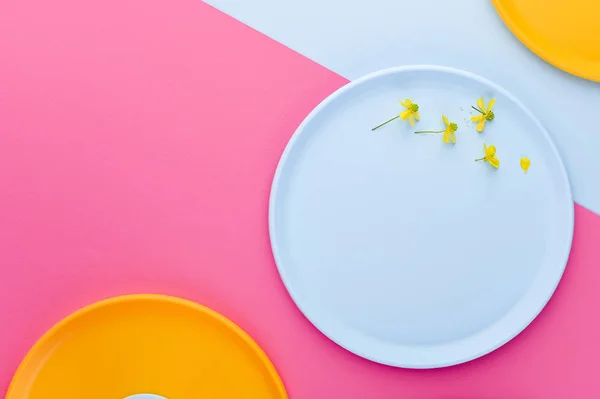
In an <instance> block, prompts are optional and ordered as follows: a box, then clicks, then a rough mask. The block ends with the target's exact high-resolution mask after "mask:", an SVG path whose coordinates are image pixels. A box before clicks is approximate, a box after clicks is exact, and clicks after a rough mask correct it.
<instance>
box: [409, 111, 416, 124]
mask: <svg viewBox="0 0 600 399" xmlns="http://www.w3.org/2000/svg"><path fill="white" fill-rule="evenodd" d="M408 120H409V121H410V125H411V126H414V125H415V116H414V115H413V114H412V113H410V114H409V115H408Z"/></svg>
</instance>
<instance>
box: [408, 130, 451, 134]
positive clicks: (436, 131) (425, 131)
mask: <svg viewBox="0 0 600 399" xmlns="http://www.w3.org/2000/svg"><path fill="white" fill-rule="evenodd" d="M444 132H445V130H419V131H418V132H415V134H421V133H444Z"/></svg>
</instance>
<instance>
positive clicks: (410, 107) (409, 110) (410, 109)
mask: <svg viewBox="0 0 600 399" xmlns="http://www.w3.org/2000/svg"><path fill="white" fill-rule="evenodd" d="M399 102H400V104H402V106H403V107H404V108H406V111H402V112H400V118H402V119H403V120H406V119H408V120H409V122H410V125H411V126H414V125H415V119H416V120H420V119H421V116H420V115H419V106H418V105H417V104H415V103H413V102H412V101H411V100H409V99H408V98H407V99H406V100H404V102H402V101H399Z"/></svg>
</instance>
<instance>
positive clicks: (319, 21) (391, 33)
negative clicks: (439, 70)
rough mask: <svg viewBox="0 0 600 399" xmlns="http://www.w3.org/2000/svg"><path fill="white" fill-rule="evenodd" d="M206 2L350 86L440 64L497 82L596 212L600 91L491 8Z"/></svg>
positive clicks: (435, 1)
mask: <svg viewBox="0 0 600 399" xmlns="http://www.w3.org/2000/svg"><path fill="white" fill-rule="evenodd" d="M207 3H209V4H212V5H213V6H215V7H217V8H219V9H221V10H222V11H224V12H226V13H228V14H229V15H231V16H233V17H235V18H237V19H239V20H240V21H242V22H244V23H247V24H248V25H250V26H252V27H253V28H255V29H257V30H259V31H260V32H263V33H265V34H266V35H268V36H270V37H271V38H273V39H275V40H277V41H279V42H281V43H283V44H284V45H286V46H289V47H290V48H292V49H294V50H296V51H298V52H299V53H301V54H303V55H305V56H307V57H308V58H310V59H312V60H314V61H316V62H318V63H320V64H322V65H323V66H325V67H327V68H329V69H331V70H333V71H334V72H337V73H339V74H340V75H342V76H344V77H346V78H348V79H351V80H352V79H356V78H358V77H360V76H362V75H365V74H367V73H370V72H373V71H376V70H379V69H383V68H388V67H392V66H399V65H410V64H438V65H446V66H451V67H456V68H460V69H464V70H467V71H470V72H473V73H476V74H478V75H481V76H483V77H485V78H488V79H490V80H492V81H494V82H496V83H498V84H500V85H501V86H503V87H504V88H506V89H507V90H509V91H511V92H512V93H513V94H514V95H515V96H517V97H518V98H519V99H520V100H521V101H523V103H524V104H525V105H526V106H527V107H528V108H529V109H530V110H531V111H532V112H533V113H534V114H535V115H536V116H537V117H538V118H539V119H540V120H541V122H542V123H543V125H544V126H545V127H546V129H547V130H548V131H549V132H550V134H551V135H552V136H553V138H554V139H555V141H556V143H557V145H558V148H559V151H560V153H561V155H562V157H563V159H564V161H565V164H566V166H567V171H568V173H569V178H570V180H571V185H572V189H573V196H574V199H575V201H576V202H578V203H579V204H580V205H583V206H585V207H587V208H589V209H591V210H593V211H595V212H596V213H600V184H599V183H598V182H599V181H600V162H599V161H598V151H599V149H600V120H599V119H598V118H597V116H599V115H600V84H599V83H595V82H591V81H586V80H583V79H579V78H576V77H574V76H572V75H569V74H567V73H565V72H562V71H560V70H558V69H556V68H554V67H553V66H551V65H549V64H547V63H545V62H544V61H542V60H541V59H539V58H538V57H537V56H536V55H535V54H533V53H531V52H530V51H529V50H528V49H527V48H526V47H525V46H524V45H522V44H521V42H519V41H518V40H517V39H516V38H515V37H514V36H513V35H512V33H511V32H510V31H509V30H508V28H507V27H506V26H504V24H503V23H502V21H501V20H500V18H499V17H498V15H497V14H496V11H495V9H494V7H493V6H492V4H491V3H489V2H488V1H485V0H455V1H444V0H410V1H409V0H369V1H366V0H362V1H358V0H357V1H349V0H302V1H299V0H297V1H290V0H208V1H207Z"/></svg>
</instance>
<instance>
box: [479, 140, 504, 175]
mask: <svg viewBox="0 0 600 399" xmlns="http://www.w3.org/2000/svg"><path fill="white" fill-rule="evenodd" d="M483 153H484V154H485V155H484V156H483V158H478V159H476V160H475V161H483V162H489V163H490V165H492V166H493V167H494V168H496V169H498V168H499V167H500V160H499V159H498V158H496V147H494V146H493V145H491V146H489V147H488V146H487V145H485V143H483Z"/></svg>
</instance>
